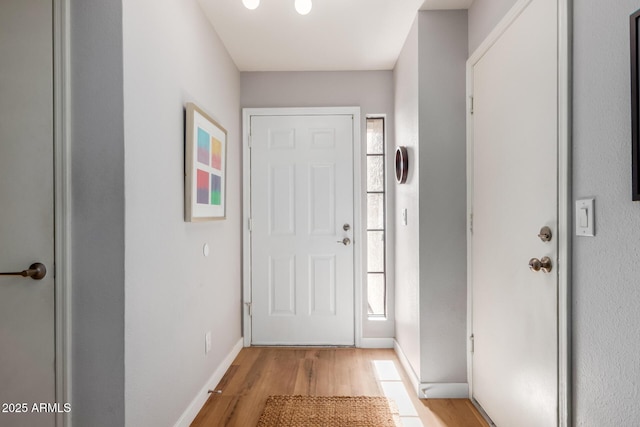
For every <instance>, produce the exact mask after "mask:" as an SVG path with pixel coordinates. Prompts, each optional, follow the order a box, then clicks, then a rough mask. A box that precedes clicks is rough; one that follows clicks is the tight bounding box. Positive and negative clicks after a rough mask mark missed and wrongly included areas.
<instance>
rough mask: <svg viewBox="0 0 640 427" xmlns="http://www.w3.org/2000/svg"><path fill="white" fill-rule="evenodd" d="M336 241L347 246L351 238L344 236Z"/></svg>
mask: <svg viewBox="0 0 640 427" xmlns="http://www.w3.org/2000/svg"><path fill="white" fill-rule="evenodd" d="M338 243H342V244H343V245H345V246H349V245H350V244H351V239H349V238H348V237H345V238H344V239H342V240H338Z"/></svg>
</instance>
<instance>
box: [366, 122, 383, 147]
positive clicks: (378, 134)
mask: <svg viewBox="0 0 640 427" xmlns="http://www.w3.org/2000/svg"><path fill="white" fill-rule="evenodd" d="M367 153H369V154H384V119H382V118H378V119H367Z"/></svg>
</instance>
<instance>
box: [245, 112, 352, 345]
mask: <svg viewBox="0 0 640 427" xmlns="http://www.w3.org/2000/svg"><path fill="white" fill-rule="evenodd" d="M302 115H352V116H353V121H354V126H353V190H354V191H353V197H354V200H353V217H354V224H353V242H354V281H355V283H354V292H355V294H354V304H355V306H354V316H355V319H354V325H355V344H356V347H361V346H362V324H363V319H362V301H363V297H362V293H363V287H362V286H363V285H362V278H363V277H364V276H363V268H364V266H363V262H362V249H363V245H362V244H361V242H362V236H363V235H364V234H363V233H364V231H363V224H364V220H363V218H362V215H363V214H362V212H363V210H362V206H361V205H362V203H361V199H360V194H362V177H361V150H362V149H361V145H362V143H361V138H360V107H314V108H244V109H243V110H242V171H243V175H242V218H243V224H242V302H243V304H242V322H243V325H242V330H243V337H244V346H245V347H250V346H251V316H250V308H249V306H248V305H247V304H249V303H251V232H250V231H249V224H250V219H251V148H250V142H251V134H250V132H251V117H252V116H302Z"/></svg>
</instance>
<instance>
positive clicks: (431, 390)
mask: <svg viewBox="0 0 640 427" xmlns="http://www.w3.org/2000/svg"><path fill="white" fill-rule="evenodd" d="M419 397H420V399H468V398H469V384H468V383H422V384H420V395H419Z"/></svg>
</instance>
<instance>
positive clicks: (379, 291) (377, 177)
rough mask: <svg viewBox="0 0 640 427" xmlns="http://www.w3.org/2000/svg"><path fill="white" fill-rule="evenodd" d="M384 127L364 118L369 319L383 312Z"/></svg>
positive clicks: (380, 121) (376, 119) (381, 121)
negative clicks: (365, 120) (365, 127)
mask: <svg viewBox="0 0 640 427" xmlns="http://www.w3.org/2000/svg"><path fill="white" fill-rule="evenodd" d="M384 128H385V123H384V118H382V117H368V118H367V302H368V315H369V317H370V318H375V317H385V316H386V314H387V307H386V305H387V304H386V301H387V286H386V274H385V273H386V242H385V237H386V230H385V228H386V215H385V199H386V195H385V188H386V186H385V132H384Z"/></svg>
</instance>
